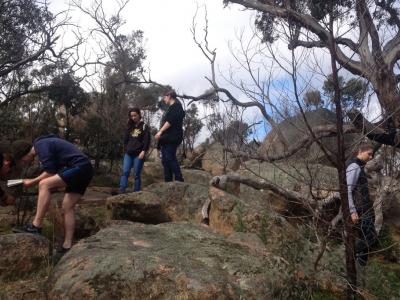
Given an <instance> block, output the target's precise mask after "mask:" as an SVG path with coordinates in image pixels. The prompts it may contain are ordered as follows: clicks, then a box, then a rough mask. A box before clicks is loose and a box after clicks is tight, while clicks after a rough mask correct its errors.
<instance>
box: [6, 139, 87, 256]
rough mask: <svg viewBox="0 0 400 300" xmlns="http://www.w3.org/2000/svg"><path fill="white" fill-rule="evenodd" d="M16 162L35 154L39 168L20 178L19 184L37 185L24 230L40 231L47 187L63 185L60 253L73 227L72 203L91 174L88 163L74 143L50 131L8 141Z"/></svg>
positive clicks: (68, 245) (65, 248) (29, 159)
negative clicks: (38, 171) (31, 213)
mask: <svg viewBox="0 0 400 300" xmlns="http://www.w3.org/2000/svg"><path fill="white" fill-rule="evenodd" d="M12 152H13V157H14V160H15V162H16V163H22V164H29V163H30V162H32V161H33V160H34V157H35V156H36V155H37V156H38V159H39V162H40V164H41V168H42V169H43V172H42V173H41V174H40V175H39V176H38V177H36V178H33V179H24V180H23V185H24V186H25V187H31V186H34V185H38V186H39V195H38V201H37V208H36V214H35V217H34V219H33V221H32V223H31V224H28V225H26V226H25V227H24V230H23V231H24V232H28V233H32V234H41V232H42V219H43V217H44V215H45V213H46V211H47V209H48V207H49V204H50V196H51V190H52V189H55V188H65V196H64V199H63V202H62V209H63V213H64V226H65V228H64V230H65V237H64V243H63V245H62V247H61V248H60V249H59V250H58V252H59V253H61V254H64V253H66V252H67V251H68V250H69V249H70V248H71V247H72V241H73V236H74V230H75V210H74V208H75V205H76V203H77V202H78V201H79V200H80V199H81V197H82V195H83V194H84V193H85V191H86V188H87V186H88V185H89V183H90V181H91V180H92V177H93V169H92V165H91V163H90V161H89V159H88V157H87V156H86V155H84V154H83V153H82V152H81V151H80V150H79V149H78V148H77V147H76V146H75V145H73V144H71V143H70V142H67V141H66V140H63V139H61V138H59V137H57V136H56V135H54V134H50V135H46V136H42V137H39V138H37V139H36V140H35V141H34V142H33V145H32V143H29V142H27V141H24V140H18V141H15V142H14V143H13V144H12Z"/></svg>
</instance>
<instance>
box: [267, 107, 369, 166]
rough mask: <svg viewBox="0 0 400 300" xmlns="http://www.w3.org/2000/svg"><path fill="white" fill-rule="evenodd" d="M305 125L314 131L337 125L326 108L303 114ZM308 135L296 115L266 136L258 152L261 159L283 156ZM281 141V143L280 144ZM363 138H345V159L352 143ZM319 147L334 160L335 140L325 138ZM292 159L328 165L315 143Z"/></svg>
mask: <svg viewBox="0 0 400 300" xmlns="http://www.w3.org/2000/svg"><path fill="white" fill-rule="evenodd" d="M305 116H306V119H307V123H308V124H309V125H310V127H311V128H314V129H315V128H317V127H321V126H326V125H332V126H335V125H336V114H335V113H334V112H333V111H330V110H328V109H325V108H321V109H317V110H314V111H307V112H305ZM307 135H309V131H308V129H307V125H306V123H305V122H304V118H303V116H302V115H300V114H299V115H296V116H293V117H290V118H287V119H285V120H283V121H282V122H281V123H279V124H278V126H277V128H276V129H273V130H271V131H270V133H269V134H268V135H267V136H266V138H265V140H264V142H263V144H262V146H261V147H260V149H259V154H260V155H261V156H276V155H280V154H282V153H284V152H285V151H286V150H287V149H288V148H290V147H292V146H294V145H296V143H297V142H298V141H299V140H300V139H302V138H303V137H304V136H307ZM282 139H283V140H284V141H282ZM362 139H363V136H362V135H360V134H354V133H351V134H346V135H345V148H346V153H347V155H350V154H351V153H352V152H353V151H354V141H361V140H362ZM321 143H322V144H323V145H324V146H325V148H326V149H328V153H329V154H330V157H331V159H334V160H335V159H336V153H337V139H336V136H334V135H333V136H331V137H324V138H322V139H321ZM293 157H294V158H301V159H303V160H304V159H307V160H309V161H313V162H321V163H324V164H328V163H329V160H327V158H326V157H325V154H324V153H323V152H322V151H321V149H320V147H319V146H318V144H317V143H313V144H312V145H311V146H310V147H307V148H303V149H301V150H300V151H298V152H297V153H296V155H294V156H293Z"/></svg>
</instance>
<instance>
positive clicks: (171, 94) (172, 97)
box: [163, 90, 178, 105]
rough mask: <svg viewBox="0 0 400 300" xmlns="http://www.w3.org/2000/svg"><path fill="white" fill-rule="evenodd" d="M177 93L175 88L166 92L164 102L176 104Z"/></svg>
mask: <svg viewBox="0 0 400 300" xmlns="http://www.w3.org/2000/svg"><path fill="white" fill-rule="evenodd" d="M177 99H178V98H177V95H176V92H175V91H174V90H169V91H167V92H166V93H165V94H164V99H163V100H164V103H165V104H167V105H171V104H174V103H175V101H176V100H177Z"/></svg>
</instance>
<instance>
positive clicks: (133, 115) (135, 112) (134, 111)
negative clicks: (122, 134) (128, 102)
mask: <svg viewBox="0 0 400 300" xmlns="http://www.w3.org/2000/svg"><path fill="white" fill-rule="evenodd" d="M128 115H129V121H128V125H130V124H132V123H135V124H137V123H139V122H140V120H141V119H142V113H141V112H140V109H139V108H137V107H134V108H131V109H130V110H129V114H128Z"/></svg>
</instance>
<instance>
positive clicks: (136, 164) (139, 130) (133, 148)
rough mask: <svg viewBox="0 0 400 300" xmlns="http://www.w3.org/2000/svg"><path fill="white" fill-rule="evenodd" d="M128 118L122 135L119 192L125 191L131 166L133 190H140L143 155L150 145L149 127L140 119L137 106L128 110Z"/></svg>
mask: <svg viewBox="0 0 400 300" xmlns="http://www.w3.org/2000/svg"><path fill="white" fill-rule="evenodd" d="M128 115H129V120H128V124H127V129H126V132H125V136H124V150H125V155H124V162H123V166H122V175H121V180H120V184H119V192H120V193H125V190H126V187H127V186H128V177H129V173H130V172H131V169H132V167H133V171H134V178H135V184H134V189H133V190H134V192H138V191H140V190H141V187H142V186H141V177H140V176H141V173H142V168H143V163H144V157H145V154H146V152H147V151H148V150H149V146H150V129H149V126H147V125H146V124H145V123H144V122H143V121H142V114H141V111H140V109H139V108H137V107H135V108H132V109H130V110H129V114H128Z"/></svg>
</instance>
